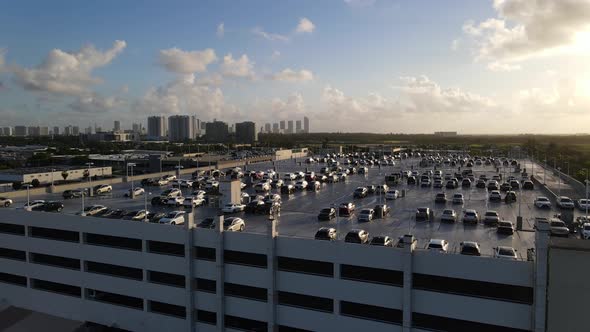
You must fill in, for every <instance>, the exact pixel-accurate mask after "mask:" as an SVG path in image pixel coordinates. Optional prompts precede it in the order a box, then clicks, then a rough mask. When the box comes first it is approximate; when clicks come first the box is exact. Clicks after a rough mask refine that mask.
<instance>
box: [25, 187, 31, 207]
mask: <svg viewBox="0 0 590 332" xmlns="http://www.w3.org/2000/svg"><path fill="white" fill-rule="evenodd" d="M23 185H24V186H25V188H27V209H30V208H31V207H30V205H31V196H30V194H29V188H31V184H30V183H24V184H23ZM29 211H30V210H29Z"/></svg>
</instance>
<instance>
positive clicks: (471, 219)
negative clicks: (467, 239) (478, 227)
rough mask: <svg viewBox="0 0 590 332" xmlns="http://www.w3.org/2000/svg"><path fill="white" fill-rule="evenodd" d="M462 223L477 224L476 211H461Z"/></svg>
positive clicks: (477, 215)
mask: <svg viewBox="0 0 590 332" xmlns="http://www.w3.org/2000/svg"><path fill="white" fill-rule="evenodd" d="M462 221H463V223H464V224H477V223H479V214H478V213H477V211H475V210H472V209H468V210H465V211H464V212H463V220H462Z"/></svg>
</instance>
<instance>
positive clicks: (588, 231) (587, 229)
mask: <svg viewBox="0 0 590 332" xmlns="http://www.w3.org/2000/svg"><path fill="white" fill-rule="evenodd" d="M581 236H582V239H584V240H588V239H590V223H584V224H583V225H582V232H581Z"/></svg>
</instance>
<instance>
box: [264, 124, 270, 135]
mask: <svg viewBox="0 0 590 332" xmlns="http://www.w3.org/2000/svg"><path fill="white" fill-rule="evenodd" d="M264 132H265V133H270V123H265V124H264Z"/></svg>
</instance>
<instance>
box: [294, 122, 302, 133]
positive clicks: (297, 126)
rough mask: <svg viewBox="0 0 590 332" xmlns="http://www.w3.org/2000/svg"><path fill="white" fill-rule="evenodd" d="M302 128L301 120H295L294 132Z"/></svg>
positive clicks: (299, 131)
mask: <svg viewBox="0 0 590 332" xmlns="http://www.w3.org/2000/svg"><path fill="white" fill-rule="evenodd" d="M302 130H303V129H301V120H297V121H295V132H296V133H297V134H299V133H301V131H302Z"/></svg>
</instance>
